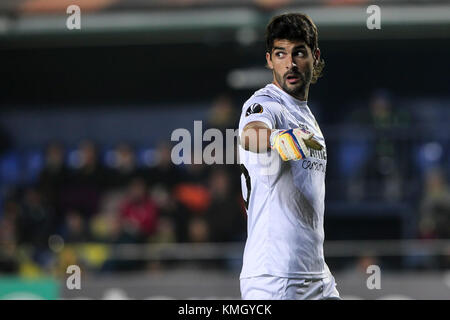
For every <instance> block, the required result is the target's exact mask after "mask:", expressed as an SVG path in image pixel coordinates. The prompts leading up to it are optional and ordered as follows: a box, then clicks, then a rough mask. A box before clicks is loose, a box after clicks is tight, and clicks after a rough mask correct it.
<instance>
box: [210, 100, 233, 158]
mask: <svg viewBox="0 0 450 320" xmlns="http://www.w3.org/2000/svg"><path fill="white" fill-rule="evenodd" d="M239 113H240V110H239V112H237V110H236V108H235V106H234V105H233V101H232V99H231V97H230V96H229V95H228V94H222V95H219V96H218V97H217V98H216V99H215V100H214V101H213V105H212V107H211V109H210V110H209V117H208V121H207V129H218V130H220V131H221V132H222V135H223V143H224V145H223V149H222V150H221V151H222V155H223V157H222V159H220V158H219V155H216V154H215V153H214V152H212V154H211V156H213V157H216V159H218V160H219V159H220V161H222V163H227V159H230V160H232V161H233V162H232V163H237V150H238V149H237V146H238V143H237V131H236V137H235V138H233V142H232V143H230V141H228V140H229V139H230V138H231V136H229V137H228V136H227V129H232V130H233V131H234V130H236V129H237V127H238V126H239ZM229 132H231V131H229ZM213 141H214V140H213ZM213 141H212V142H204V145H203V148H205V147H206V145H208V144H210V143H213Z"/></svg>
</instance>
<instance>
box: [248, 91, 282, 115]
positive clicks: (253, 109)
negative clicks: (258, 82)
mask: <svg viewBox="0 0 450 320" xmlns="http://www.w3.org/2000/svg"><path fill="white" fill-rule="evenodd" d="M281 109H282V100H281V98H280V97H279V95H278V94H277V93H276V92H275V91H273V90H271V89H270V88H268V87H264V88H262V89H260V90H258V91H256V92H255V93H254V94H253V95H252V96H251V97H250V98H249V99H248V100H247V101H246V102H245V103H244V105H243V106H242V113H243V114H244V115H246V116H248V115H249V114H251V113H263V112H265V111H268V112H270V113H275V114H278V113H280V112H281Z"/></svg>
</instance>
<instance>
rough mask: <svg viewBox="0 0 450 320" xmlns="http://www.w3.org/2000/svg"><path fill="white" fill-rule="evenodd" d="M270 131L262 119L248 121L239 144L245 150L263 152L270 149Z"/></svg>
mask: <svg viewBox="0 0 450 320" xmlns="http://www.w3.org/2000/svg"><path fill="white" fill-rule="evenodd" d="M272 131H273V130H271V129H270V128H269V126H268V125H267V124H265V123H264V122H262V121H252V122H250V123H248V124H247V125H246V126H245V127H244V129H243V130H242V134H241V145H242V147H243V148H244V150H246V151H251V152H256V153H264V152H267V151H269V150H270V135H271V134H272Z"/></svg>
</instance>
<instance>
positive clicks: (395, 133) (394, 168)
mask: <svg viewBox="0 0 450 320" xmlns="http://www.w3.org/2000/svg"><path fill="white" fill-rule="evenodd" d="M368 111H369V112H367V110H357V111H356V112H354V114H353V116H352V118H353V121H355V122H356V123H359V124H362V125H365V126H367V128H369V129H370V130H371V131H372V132H373V134H374V140H371V141H369V142H368V143H369V144H370V145H369V146H370V148H371V150H372V152H371V153H370V154H369V157H368V160H367V162H366V163H365V165H364V166H363V168H362V172H361V174H360V175H359V177H358V179H359V181H356V182H354V183H356V184H357V185H360V186H362V189H360V190H361V191H363V194H364V195H365V196H366V197H367V198H369V199H370V198H371V199H372V200H374V199H378V198H379V197H380V196H381V197H382V198H383V199H385V200H400V199H401V198H402V196H403V194H402V187H403V185H402V182H403V179H404V177H405V172H404V169H405V167H406V166H405V165H401V163H402V164H404V163H405V161H408V152H407V145H406V143H405V141H404V140H402V135H401V133H402V132H401V130H402V129H405V128H408V127H409V125H410V115H409V113H408V112H406V111H405V110H400V109H394V108H393V107H392V101H391V96H390V94H389V93H388V92H387V91H385V90H379V91H376V92H375V93H374V95H373V97H372V98H371V100H370V103H369V110H368Z"/></svg>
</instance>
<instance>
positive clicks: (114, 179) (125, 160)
mask: <svg viewBox="0 0 450 320" xmlns="http://www.w3.org/2000/svg"><path fill="white" fill-rule="evenodd" d="M114 155H115V157H114V163H113V171H112V172H111V173H110V175H111V179H110V182H111V183H110V185H109V186H108V187H113V188H119V189H121V188H124V187H126V186H128V184H129V183H130V182H131V180H132V179H133V178H135V177H136V176H137V175H138V174H139V172H138V167H137V162H136V154H135V152H134V150H133V149H132V147H131V146H130V145H128V144H126V143H122V144H120V145H118V146H117V148H116V150H115V151H114Z"/></svg>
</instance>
